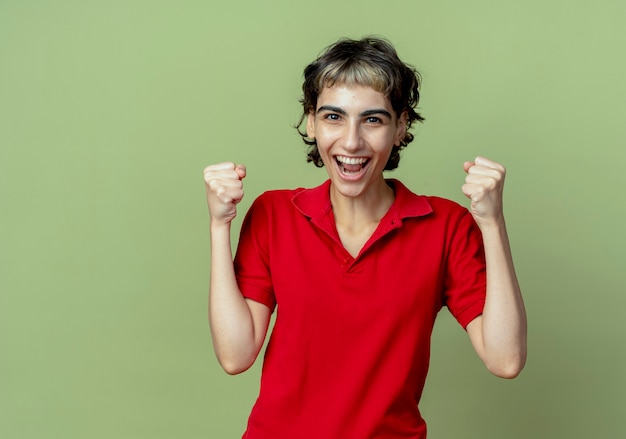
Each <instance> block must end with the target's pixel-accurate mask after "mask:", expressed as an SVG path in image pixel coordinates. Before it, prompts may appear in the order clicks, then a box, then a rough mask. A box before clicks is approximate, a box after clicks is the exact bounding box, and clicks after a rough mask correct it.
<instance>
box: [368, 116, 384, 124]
mask: <svg viewBox="0 0 626 439" xmlns="http://www.w3.org/2000/svg"><path fill="white" fill-rule="evenodd" d="M365 120H366V121H367V123H381V122H382V120H381V119H380V117H376V116H369V117H368V118H367V119H365Z"/></svg>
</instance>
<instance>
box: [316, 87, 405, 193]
mask: <svg viewBox="0 0 626 439" xmlns="http://www.w3.org/2000/svg"><path fill="white" fill-rule="evenodd" d="M405 132H406V113H403V114H402V115H401V116H400V117H399V118H398V117H397V116H396V113H395V111H394V110H393V108H392V106H391V102H390V101H389V99H388V98H387V97H386V96H385V95H384V94H383V93H381V92H379V91H376V90H374V89H373V88H371V87H369V86H362V85H358V84H354V85H346V84H335V85H334V86H332V87H325V88H324V89H323V90H322V92H321V93H320V94H319V96H318V99H317V108H316V109H315V113H310V114H309V115H308V118H307V135H308V136H309V138H314V139H315V141H316V143H317V149H318V151H319V153H320V156H321V158H322V161H323V162H324V166H325V167H326V170H327V172H328V175H329V177H330V179H331V181H332V183H333V185H334V189H335V190H337V191H338V192H339V193H340V194H342V195H343V196H347V197H359V196H361V195H366V194H367V193H368V192H369V191H370V190H372V189H374V190H376V189H379V187H378V185H381V184H385V182H384V178H383V170H384V169H385V166H386V164H387V161H388V160H389V156H390V154H391V150H392V148H393V146H394V145H400V141H401V140H402V139H403V138H404V135H405Z"/></svg>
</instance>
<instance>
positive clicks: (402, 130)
mask: <svg viewBox="0 0 626 439" xmlns="http://www.w3.org/2000/svg"><path fill="white" fill-rule="evenodd" d="M407 118H408V113H407V112H406V111H403V112H402V114H401V115H400V117H399V118H398V122H397V123H396V136H395V139H394V142H393V143H394V145H395V146H400V144H401V143H402V141H403V140H404V136H406V122H407Z"/></svg>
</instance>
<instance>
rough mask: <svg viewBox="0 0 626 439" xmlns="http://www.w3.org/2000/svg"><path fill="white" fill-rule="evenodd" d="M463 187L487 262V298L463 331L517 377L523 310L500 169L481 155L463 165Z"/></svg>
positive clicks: (522, 353) (482, 353)
mask: <svg viewBox="0 0 626 439" xmlns="http://www.w3.org/2000/svg"><path fill="white" fill-rule="evenodd" d="M464 168H465V171H466V172H467V177H466V181H465V185H464V186H463V192H464V193H465V195H466V196H467V197H468V198H470V200H471V206H470V211H471V213H472V215H473V216H474V219H475V220H476V222H477V224H478V226H479V227H480V230H481V232H482V236H483V241H484V244H485V258H486V263H487V298H486V302H485V308H484V311H483V314H482V316H479V317H477V318H476V319H474V320H473V321H472V322H471V323H470V324H469V325H468V326H467V332H468V335H469V337H470V340H471V342H472V345H473V346H474V349H475V350H476V352H477V353H478V356H479V357H480V358H481V359H482V361H483V362H484V363H485V365H486V366H487V368H488V369H489V370H490V371H491V372H492V373H493V374H495V375H497V376H500V377H503V378H514V377H516V376H517V375H518V374H519V373H520V372H521V370H522V368H523V367H524V364H525V362H526V349H527V348H526V311H525V308H524V302H523V300H522V293H521V291H520V287H519V284H518V281H517V277H516V275H515V267H514V266H513V258H512V255H511V249H510V245H509V238H508V235H507V231H506V225H505V221H504V214H503V210H502V191H503V187H504V177H505V173H506V171H505V169H504V167H503V166H502V165H500V164H498V163H495V162H493V161H491V160H488V159H485V158H483V157H477V158H476V161H475V162H474V163H471V162H466V163H465V165H464Z"/></svg>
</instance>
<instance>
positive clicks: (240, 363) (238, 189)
mask: <svg viewBox="0 0 626 439" xmlns="http://www.w3.org/2000/svg"><path fill="white" fill-rule="evenodd" d="M245 175H246V169H245V167H244V166H242V165H238V166H235V164H234V163H221V164H218V165H213V166H209V167H207V168H205V170H204V181H205V186H206V192H207V203H208V205H209V215H210V218H211V281H210V285H209V324H210V327H211V336H212V339H213V347H214V349H215V354H216V356H217V359H218V360H219V362H220V364H221V365H222V367H223V368H224V370H225V371H226V372H227V373H229V374H237V373H240V372H243V371H245V370H246V369H248V368H249V367H250V366H252V364H253V363H254V360H255V359H256V357H257V355H258V354H259V351H260V350H261V347H262V345H263V341H264V340H265V335H266V333H267V328H268V325H269V320H270V314H271V312H270V309H269V308H268V307H267V306H265V305H262V304H260V303H258V302H255V301H252V300H247V299H245V298H244V297H243V295H242V294H241V291H240V290H239V286H238V285H237V280H236V278H235V270H234V266H233V255H232V251H231V248H230V226H231V221H232V220H233V219H234V218H235V216H236V214H237V208H236V206H237V204H238V203H239V201H241V199H242V198H243V182H242V180H243V178H244V177H245Z"/></svg>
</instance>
